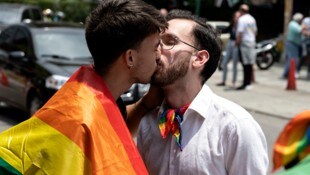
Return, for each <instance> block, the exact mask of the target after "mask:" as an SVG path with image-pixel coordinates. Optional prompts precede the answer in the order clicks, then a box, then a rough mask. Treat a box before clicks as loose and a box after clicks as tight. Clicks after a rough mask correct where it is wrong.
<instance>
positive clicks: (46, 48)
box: [34, 30, 91, 59]
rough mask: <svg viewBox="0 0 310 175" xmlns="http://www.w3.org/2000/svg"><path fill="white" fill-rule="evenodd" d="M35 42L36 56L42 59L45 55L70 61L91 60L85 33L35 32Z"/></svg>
mask: <svg viewBox="0 0 310 175" xmlns="http://www.w3.org/2000/svg"><path fill="white" fill-rule="evenodd" d="M35 33H36V34H35V36H34V42H35V48H36V54H37V55H38V57H41V58H42V59H44V58H46V57H44V55H45V56H46V55H54V56H59V57H66V58H68V59H83V58H84V59H85V58H86V59H89V58H90V57H91V54H90V52H89V50H88V47H87V44H86V40H85V36H84V31H83V30H81V31H79V32H77V31H74V32H73V31H71V32H70V31H67V32H35Z"/></svg>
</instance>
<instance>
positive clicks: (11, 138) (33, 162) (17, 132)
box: [0, 117, 91, 175]
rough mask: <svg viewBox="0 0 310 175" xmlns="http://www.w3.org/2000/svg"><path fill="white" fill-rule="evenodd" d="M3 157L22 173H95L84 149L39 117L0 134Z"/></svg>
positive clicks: (75, 174)
mask: <svg viewBox="0 0 310 175" xmlns="http://www.w3.org/2000/svg"><path fill="white" fill-rule="evenodd" d="M25 131H27V132H28V133H25ZM0 157H2V158H3V159H4V160H5V161H6V162H8V163H9V164H10V165H12V166H13V167H15V168H16V169H17V170H18V171H20V172H21V173H22V174H26V173H27V174H44V173H46V174H57V175H61V174H68V173H69V174H74V175H78V174H91V171H90V162H89V160H87V158H86V157H85V155H84V154H83V152H82V151H81V149H80V148H79V147H78V146H77V145H76V144H75V143H73V142H72V141H71V140H69V139H68V138H67V137H65V136H64V135H62V134H61V133H60V132H58V131H57V130H55V129H54V128H52V127H50V126H49V125H47V124H46V123H44V122H42V121H41V120H39V119H38V118H35V117H33V118H31V119H29V120H27V121H25V122H23V123H21V124H19V125H16V126H15V127H13V128H11V129H9V130H7V131H5V132H3V133H1V134H0Z"/></svg>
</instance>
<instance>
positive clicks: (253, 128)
mask: <svg viewBox="0 0 310 175" xmlns="http://www.w3.org/2000/svg"><path fill="white" fill-rule="evenodd" d="M160 110H162V107H161V108H157V109H156V110H153V111H152V112H151V113H149V114H147V115H146V116H145V117H144V118H143V119H142V120H141V123H140V126H139V130H138V138H137V139H138V140H137V145H138V149H139V151H140V153H141V156H142V158H143V160H144V162H145V165H146V167H147V169H148V171H149V173H150V174H151V175H152V174H156V175H176V174H184V175H189V174H195V175H198V174H208V175H226V174H229V175H251V174H253V175H265V174H266V173H267V169H268V154H267V143H266V139H265V136H264V134H263V132H262V130H261V128H260V126H259V125H258V124H257V122H256V121H255V120H254V119H253V117H252V116H251V115H250V114H249V113H248V112H247V111H246V110H244V109H243V108H242V107H240V106H239V105H237V104H235V103H233V102H230V101H228V100H226V99H224V98H221V97H219V96H217V95H216V94H214V93H213V92H212V91H211V90H210V89H209V87H208V86H207V85H204V86H203V88H202V89H201V91H200V92H199V94H198V95H197V96H196V98H195V99H194V100H193V102H192V103H191V104H190V106H189V108H188V109H187V111H186V112H185V114H184V121H183V122H182V142H181V143H182V146H183V151H180V149H179V148H178V146H177V144H176V141H175V138H174V137H173V136H172V135H171V134H169V135H168V136H167V137H166V138H165V139H162V137H161V135H160V132H159V127H158V117H159V112H160Z"/></svg>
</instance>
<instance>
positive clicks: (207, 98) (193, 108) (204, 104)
mask: <svg viewBox="0 0 310 175" xmlns="http://www.w3.org/2000/svg"><path fill="white" fill-rule="evenodd" d="M213 95H214V93H213V92H212V90H211V89H210V88H209V86H208V85H206V84H204V85H203V86H202V88H201V90H200V91H199V93H198V94H197V96H196V97H195V98H194V100H193V101H192V102H191V104H190V105H189V107H188V109H187V111H186V112H185V114H184V120H183V121H185V120H186V118H187V116H188V114H189V113H192V112H196V113H198V114H199V115H200V116H201V117H203V118H207V111H208V110H209V105H210V104H211V100H212V96H213ZM163 110H164V103H162V104H161V106H160V108H159V111H158V112H159V113H158V114H161V113H162V112H163ZM158 116H159V115H158Z"/></svg>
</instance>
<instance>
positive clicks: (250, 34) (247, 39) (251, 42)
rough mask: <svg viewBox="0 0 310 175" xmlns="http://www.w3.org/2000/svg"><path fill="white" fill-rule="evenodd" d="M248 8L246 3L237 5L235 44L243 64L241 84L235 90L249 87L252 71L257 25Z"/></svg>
mask: <svg viewBox="0 0 310 175" xmlns="http://www.w3.org/2000/svg"><path fill="white" fill-rule="evenodd" d="M249 10H250V8H249V6H248V5H247V4H242V5H241V6H240V7H239V12H240V13H241V16H240V17H239V19H238V24H237V37H236V45H237V46H238V47H239V52H240V61H241V63H242V66H243V84H242V85H241V86H239V87H238V88H237V90H244V89H250V88H251V86H250V85H251V77H252V73H253V72H254V70H253V65H254V62H255V58H256V51H255V45H256V35H257V25H256V20H255V18H254V17H253V16H252V15H250V14H249Z"/></svg>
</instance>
